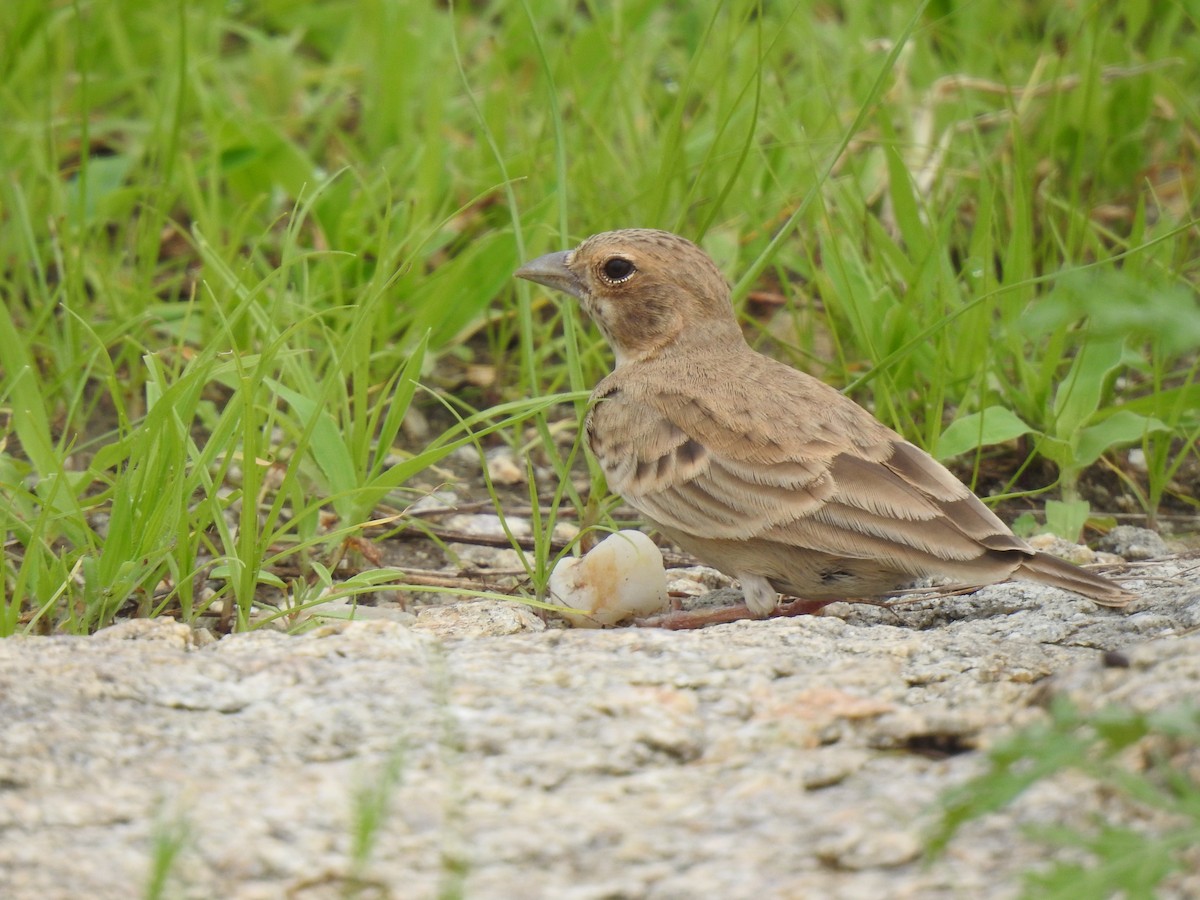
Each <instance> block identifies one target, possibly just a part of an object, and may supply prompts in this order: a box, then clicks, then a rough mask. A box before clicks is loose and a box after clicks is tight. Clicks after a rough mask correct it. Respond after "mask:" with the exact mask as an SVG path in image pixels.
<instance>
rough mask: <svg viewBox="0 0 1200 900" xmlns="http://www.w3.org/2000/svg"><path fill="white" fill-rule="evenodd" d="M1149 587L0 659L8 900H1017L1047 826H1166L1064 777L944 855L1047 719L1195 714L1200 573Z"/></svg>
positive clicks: (165, 629)
mask: <svg viewBox="0 0 1200 900" xmlns="http://www.w3.org/2000/svg"><path fill="white" fill-rule="evenodd" d="M1142 571H1143V572H1144V573H1145V574H1146V576H1147V578H1146V580H1144V581H1141V582H1137V583H1134V584H1131V587H1135V588H1136V589H1138V590H1141V591H1142V592H1143V594H1144V599H1143V600H1141V601H1139V602H1138V603H1137V604H1135V605H1134V606H1133V607H1132V608H1130V609H1129V610H1127V611H1113V610H1105V609H1099V608H1097V607H1095V606H1094V605H1092V604H1089V603H1088V602H1086V601H1084V600H1081V599H1079V598H1075V597H1072V596H1070V595H1068V594H1065V593H1063V592H1061V591H1054V590H1051V589H1046V588H1040V587H1038V586H1036V585H1027V584H1018V585H995V586H992V587H989V588H986V589H984V590H981V591H979V592H978V593H976V594H973V595H971V596H968V597H958V598H950V599H946V600H942V601H938V602H930V601H923V602H921V603H917V604H913V605H910V606H905V607H900V608H898V609H897V610H895V611H888V610H882V609H876V608H874V607H864V606H853V607H848V608H847V609H846V610H844V611H843V613H842V614H841V615H839V616H801V617H797V618H794V619H779V620H768V621H759V622H739V623H734V624H731V625H724V626H718V627H713V628H708V629H704V630H702V631H696V632H664V631H657V630H649V629H634V628H625V629H608V630H600V631H596V630H588V631H584V630H570V629H547V630H545V631H540V632H533V631H521V632H519V633H516V634H510V635H503V636H497V635H496V634H495V633H494V632H490V631H487V630H480V629H479V628H478V626H479V623H478V622H475V623H474V624H469V625H468V626H467V627H466V629H465V630H466V632H468V633H473V634H483V635H485V636H480V637H471V638H466V637H462V636H455V635H456V632H455V631H454V630H453V629H450V628H447V629H445V630H444V631H443V633H444V634H445V635H447V636H444V637H435V636H433V635H431V634H427V633H421V632H419V631H417V630H415V629H413V628H409V627H407V626H404V625H401V624H398V623H393V622H364V623H352V624H346V625H337V626H329V627H324V628H321V629H319V630H316V631H313V632H311V633H309V634H306V635H303V636H299V637H288V636H285V635H282V634H278V633H275V632H269V631H260V632H255V633H251V634H242V635H235V636H232V637H226V638H223V639H220V640H216V641H208V640H207V638H206V637H205V636H204V635H203V634H201V635H198V634H196V633H194V632H191V631H189V629H187V628H186V627H183V626H181V625H179V624H177V623H175V622H172V621H169V620H155V621H135V622H129V623H125V624H122V625H119V626H116V627H114V628H112V629H108V630H107V631H104V632H101V633H100V634H98V635H96V636H95V637H92V638H64V637H55V638H12V639H8V640H0V886H2V887H0V895H2V896H3V897H4V898H5V900H35V898H36V900H67V898H80V897H86V898H89V900H109V898H112V900H117V898H120V900H126V898H129V897H137V896H144V895H145V891H146V886H147V885H148V884H149V883H150V877H151V870H152V862H153V859H154V856H155V852H156V851H155V846H156V842H161V841H163V840H164V839H166V838H170V837H171V836H177V837H178V838H179V840H180V844H179V850H178V854H177V856H176V857H175V860H174V862H173V864H172V865H171V868H170V877H169V880H168V882H167V885H166V890H165V895H166V896H170V897H181V898H212V897H221V898H231V900H252V898H276V897H296V898H305V900H315V898H321V900H324V898H330V900H334V898H342V897H347V896H355V897H361V896H372V897H376V896H377V897H384V896H392V897H406V898H407V897H434V896H464V897H470V898H493V897H497V898H506V897H522V898H524V897H528V898H556V900H557V898H568V900H576V898H635V897H636V898H651V900H678V898H692V897H721V898H768V897H770V898H774V897H829V898H877V897H899V898H921V900H926V898H934V900H938V898H970V900H979V898H982V900H992V898H1004V900H1007V898H1015V897H1017V896H1018V895H1020V893H1021V889H1022V881H1021V876H1022V873H1023V872H1026V871H1028V870H1029V869H1031V868H1034V867H1039V866H1045V864H1046V863H1047V862H1049V861H1051V860H1053V859H1055V858H1057V857H1058V856H1059V855H1060V854H1062V853H1063V852H1064V850H1063V848H1061V847H1059V846H1056V845H1053V844H1050V843H1048V842H1046V841H1043V840H1039V839H1038V838H1036V837H1035V836H1034V834H1033V832H1032V831H1031V830H1030V829H1031V828H1032V827H1037V828H1043V829H1044V828H1047V827H1054V826H1060V825H1067V826H1075V827H1090V826H1091V825H1092V824H1093V823H1094V822H1096V821H1105V822H1112V823H1120V824H1124V825H1127V826H1129V827H1133V828H1137V829H1138V830H1139V831H1141V832H1143V833H1154V832H1156V831H1161V830H1163V829H1165V828H1168V827H1170V825H1171V823H1170V822H1165V821H1164V819H1163V817H1162V816H1161V815H1160V814H1158V813H1156V812H1155V811H1154V810H1152V809H1145V808H1141V809H1132V808H1131V807H1130V806H1129V805H1128V804H1127V803H1125V802H1123V801H1122V800H1121V799H1120V797H1119V796H1116V795H1114V792H1113V791H1112V790H1111V789H1109V788H1106V787H1105V786H1103V785H1097V784H1095V783H1092V782H1090V781H1088V780H1087V779H1082V778H1078V777H1067V776H1060V777H1057V778H1054V779H1051V780H1049V781H1047V782H1043V783H1041V784H1039V785H1038V786H1037V787H1036V788H1035V789H1033V790H1031V791H1028V792H1027V793H1026V794H1024V795H1022V796H1021V797H1020V798H1019V799H1018V800H1017V801H1016V802H1015V803H1013V804H1012V805H1010V806H1008V807H1006V808H1004V809H1002V810H1001V811H999V812H997V813H995V814H993V815H990V816H988V817H986V818H984V819H982V820H980V821H977V822H974V823H971V824H969V825H968V826H966V827H965V828H964V829H963V830H962V832H961V833H960V834H959V835H958V837H957V838H955V840H954V841H953V842H952V843H951V844H950V847H949V849H948V851H947V853H946V854H945V855H943V856H941V857H938V858H937V859H934V860H932V861H929V862H928V863H927V862H926V861H925V860H923V859H922V858H921V857H920V855H919V854H920V850H921V849H922V848H923V846H924V841H925V834H926V832H925V827H926V826H927V825H928V824H929V823H930V822H931V821H933V820H934V818H935V817H936V815H937V810H938V806H937V803H938V798H939V797H940V796H941V795H942V794H943V792H944V791H945V790H947V789H948V788H950V787H953V786H955V785H958V784H961V783H962V782H963V781H964V780H966V779H968V778H970V777H971V776H973V775H975V774H977V773H978V772H979V771H980V770H981V768H982V766H983V759H982V754H980V753H978V752H975V750H974V749H973V748H978V747H984V746H987V745H989V744H991V743H992V742H994V741H996V740H997V739H1000V738H1002V737H1003V736H1005V735H1006V734H1008V733H1009V732H1010V731H1011V730H1012V729H1013V728H1014V727H1018V726H1021V725H1025V724H1030V723H1035V722H1039V721H1043V720H1044V719H1045V716H1046V713H1045V711H1044V704H1045V703H1046V702H1047V700H1048V698H1052V697H1054V696H1057V695H1059V694H1061V693H1064V692H1065V693H1067V694H1068V695H1069V696H1071V697H1072V698H1073V699H1074V700H1075V702H1076V703H1078V704H1079V705H1080V706H1081V707H1082V708H1083V709H1084V710H1098V709H1102V708H1104V706H1105V705H1106V704H1108V703H1112V702H1116V703H1122V704H1129V705H1132V706H1134V707H1135V708H1137V709H1142V710H1151V709H1163V708H1168V707H1171V706H1174V705H1177V704H1181V703H1193V704H1194V703H1195V701H1196V697H1197V696H1200V633H1195V632H1194V631H1193V632H1189V629H1195V628H1196V626H1197V625H1200V571H1198V569H1197V564H1196V561H1192V562H1190V563H1188V562H1182V561H1168V562H1164V563H1153V564H1150V565H1149V566H1147V568H1145V569H1144V570H1142ZM1150 576H1155V577H1157V578H1161V579H1162V580H1150ZM518 609H519V607H518ZM483 611H484V612H486V613H488V617H489V618H490V617H491V615H492V613H494V612H496V610H495V609H494V608H492V609H490V610H489V609H487V608H483ZM521 618H522V617H520V616H517V617H513V619H512V621H511V622H509V623H508V625H505V627H509V625H517V626H519V625H520V622H519V621H518V620H519V619H521ZM443 624H444V622H443ZM1105 651H1119V652H1120V653H1121V654H1123V655H1124V656H1125V657H1127V658H1128V660H1129V662H1130V664H1129V665H1128V666H1126V667H1117V668H1113V667H1109V668H1105V667H1104V666H1103V663H1102V658H1103V656H1104V653H1105ZM937 748H945V749H946V750H947V751H948V752H949V754H950V755H938V754H936V753H931V752H930V750H931V749H932V750H936V749H937ZM368 801H370V802H376V803H377V805H378V806H379V808H380V809H381V815H380V824H379V826H378V830H377V831H376V833H375V841H374V843H373V844H371V845H370V846H369V847H368V848H367V849H366V850H365V851H364V852H363V853H362V854H361V857H360V859H359V861H358V862H356V861H355V851H354V848H355V846H356V844H355V838H354V835H355V833H356V830H357V827H358V823H359V822H360V821H361V820H362V817H363V815H364V810H365V809H367V808H368V806H367V804H368ZM1158 896H1161V897H1165V898H1186V897H1197V896H1200V876H1198V875H1197V874H1196V870H1195V869H1194V868H1193V869H1191V870H1189V871H1185V872H1183V873H1179V874H1176V875H1174V876H1172V881H1171V882H1169V883H1168V884H1167V885H1166V886H1165V887H1164V889H1163V890H1162V891H1160V893H1159V894H1158Z"/></svg>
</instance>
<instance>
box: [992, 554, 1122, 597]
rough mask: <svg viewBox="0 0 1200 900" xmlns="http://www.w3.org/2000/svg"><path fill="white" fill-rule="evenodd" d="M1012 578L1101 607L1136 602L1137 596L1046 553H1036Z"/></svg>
mask: <svg viewBox="0 0 1200 900" xmlns="http://www.w3.org/2000/svg"><path fill="white" fill-rule="evenodd" d="M1012 577H1013V578H1017V579H1020V580H1022V581H1036V582H1038V583H1040V584H1048V585H1050V586H1052V587H1057V588H1062V589H1063V590H1067V591H1074V592H1075V593H1076V594H1082V595H1083V596H1085V597H1087V598H1089V599H1091V600H1094V601H1096V602H1097V603H1099V604H1100V605H1101V606H1116V607H1120V606H1125V605H1126V604H1128V603H1129V602H1130V601H1131V600H1136V599H1137V596H1138V595H1137V594H1133V593H1130V592H1129V591H1127V590H1125V589H1124V588H1122V587H1119V586H1118V585H1117V584H1116V583H1115V582H1112V581H1109V580H1108V579H1107V578H1102V577H1101V576H1099V575H1093V574H1092V573H1091V572H1089V571H1087V570H1086V569H1081V568H1079V566H1075V565H1072V564H1071V563H1069V562H1067V561H1066V560H1063V559H1059V558H1058V557H1057V556H1051V555H1050V554H1049V553H1038V554H1035V555H1034V556H1031V557H1030V558H1029V559H1026V560H1025V561H1024V562H1023V563H1021V567H1020V568H1019V569H1017V571H1015V572H1013V574H1012Z"/></svg>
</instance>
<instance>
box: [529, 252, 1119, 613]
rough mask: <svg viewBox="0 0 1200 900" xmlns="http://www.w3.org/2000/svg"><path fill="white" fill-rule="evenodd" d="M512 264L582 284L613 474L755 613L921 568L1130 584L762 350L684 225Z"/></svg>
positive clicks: (1113, 601) (878, 584) (1109, 598)
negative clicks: (1037, 545) (1044, 544)
mask: <svg viewBox="0 0 1200 900" xmlns="http://www.w3.org/2000/svg"><path fill="white" fill-rule="evenodd" d="M516 274H517V276H518V277H521V278H526V279H529V280H531V281H536V282H539V283H541V284H544V285H547V286H549V287H552V288H555V289H557V290H560V291H564V292H566V293H568V294H571V295H573V296H575V297H577V298H578V299H579V301H580V303H581V304H582V306H583V308H584V310H585V311H586V312H587V313H588V315H589V316H590V317H591V318H592V319H593V320H594V321H595V322H596V324H597V325H598V326H599V328H600V330H601V331H602V332H603V333H604V336H605V337H606V338H607V339H608V342H609V344H610V345H611V346H612V348H613V351H614V353H615V355H616V367H615V369H614V371H613V372H612V374H610V375H609V376H608V377H606V378H605V379H604V380H602V381H601V382H600V384H599V385H598V386H597V387H596V390H595V392H594V393H593V395H592V407H591V411H590V412H589V414H588V417H587V422H586V428H587V436H588V442H589V444H590V446H591V450H592V452H593V453H594V454H595V456H596V458H597V460H599V462H600V466H601V468H602V469H603V470H604V473H605V475H606V476H607V477H608V482H609V486H610V487H612V489H613V490H615V491H616V492H617V493H619V494H620V495H621V496H622V497H624V498H625V500H626V501H627V502H628V503H629V504H630V505H631V506H632V507H634V508H635V509H636V510H638V511H639V512H640V513H642V515H644V516H645V517H646V518H647V519H648V520H649V521H650V523H651V524H653V525H654V526H655V527H657V528H658V529H659V530H660V531H661V532H662V533H663V534H665V535H666V536H667V537H669V538H670V539H671V540H672V541H674V542H675V543H677V544H678V545H679V546H681V547H683V548H684V549H685V550H688V551H689V552H691V553H693V554H695V555H696V556H697V557H699V558H700V559H701V560H703V561H704V562H706V563H708V564H709V565H712V566H714V567H716V568H718V569H720V570H721V571H722V572H725V573H726V574H727V575H732V576H733V577H735V578H737V579H738V580H739V581H740V582H741V584H742V587H743V590H744V592H745V595H746V603H747V606H748V607H749V611H750V612H751V613H752V614H753V615H755V616H765V615H768V614H769V613H771V612H772V611H773V610H774V609H775V607H776V604H777V602H778V596H777V592H782V593H784V594H789V595H792V596H795V597H801V598H804V599H805V600H811V601H825V602H828V601H832V600H835V599H856V598H857V599H861V598H867V597H875V596H879V595H882V594H886V593H888V592H890V591H894V590H896V589H899V588H902V587H904V586H906V585H908V584H910V583H911V582H912V581H913V580H915V579H916V578H919V577H921V576H925V575H940V576H948V577H950V578H952V579H954V580H955V581H958V582H961V583H963V584H968V585H983V584H990V583H992V582H996V581H1003V580H1005V579H1008V578H1016V579H1024V580H1029V581H1038V582H1042V583H1043V584H1049V585H1053V586H1055V587H1060V588H1065V589H1066V590H1070V591H1074V592H1076V593H1079V594H1083V595H1084V596H1087V597H1090V598H1091V599H1093V600H1095V601H1096V602H1097V603H1100V604H1103V605H1105V606H1123V605H1125V604H1126V603H1128V602H1129V601H1130V600H1131V599H1132V598H1133V597H1134V595H1133V594H1130V593H1128V592H1127V591H1124V590H1122V589H1121V588H1120V587H1118V586H1117V585H1116V584H1114V583H1113V582H1111V581H1108V580H1106V579H1104V578H1101V577H1099V576H1097V575H1093V574H1091V573H1089V572H1086V571H1084V570H1083V569H1080V568H1078V567H1076V566H1073V565H1071V564H1070V563H1067V562H1063V561H1062V560H1059V559H1058V558H1056V557H1053V556H1049V555H1047V554H1045V553H1039V552H1037V551H1035V550H1034V549H1033V548H1032V547H1030V546H1029V545H1028V544H1027V543H1026V542H1025V541H1023V540H1021V538H1019V537H1017V536H1016V535H1014V534H1013V533H1012V531H1010V530H1009V528H1008V526H1006V525H1005V524H1004V523H1003V522H1002V521H1000V519H999V518H997V517H996V515H995V514H994V513H993V512H992V511H991V510H990V509H988V508H987V507H986V506H985V505H984V504H983V503H982V502H980V500H979V499H978V498H977V497H976V496H975V495H974V494H972V493H971V492H970V491H969V490H968V489H967V488H966V486H965V485H963V484H962V482H960V481H959V480H958V479H957V478H955V477H954V476H953V475H951V474H950V472H949V471H948V470H947V469H946V468H945V467H944V466H942V465H941V464H940V463H938V462H937V461H936V460H935V459H934V458H933V457H931V456H930V455H929V454H928V453H926V452H925V451H923V450H921V449H920V448H918V447H916V446H914V445H913V444H910V443H909V442H908V441H906V440H904V438H902V437H901V436H900V435H899V434H897V433H896V432H894V431H892V430H891V429H890V428H888V427H887V426H885V425H884V424H883V423H881V422H880V421H878V420H877V419H876V418H875V417H874V416H872V415H871V414H870V413H868V412H867V411H866V410H865V409H863V408H862V407H861V406H859V405H858V404H856V403H855V402H854V401H852V400H850V399H849V398H847V397H845V396H844V395H842V394H841V393H839V392H838V391H836V390H834V389H833V388H831V387H829V386H828V385H826V384H824V383H823V382H821V381H818V380H817V379H815V378H813V377H811V376H809V375H806V374H804V373H803V372H799V371H797V370H796V369H793V368H791V367H789V366H786V365H784V364H783V363H780V362H778V361H776V360H773V359H771V358H769V357H766V356H763V355H762V354H761V353H758V352H756V351H755V350H753V349H752V348H751V347H750V346H749V345H748V344H747V343H746V341H745V339H744V338H743V336H742V332H741V329H740V328H739V327H738V324H737V320H736V319H735V317H734V314H733V309H732V307H731V305H730V297H729V287H728V285H727V284H726V282H725V279H724V278H723V277H722V275H721V273H720V271H719V270H718V269H717V267H716V265H715V264H714V263H713V262H712V260H711V259H709V258H708V256H706V255H705V254H704V252H703V251H701V250H700V248H698V247H697V246H696V245H695V244H692V243H691V242H690V241H687V240H684V239H683V238H681V237H678V236H676V235H674V234H670V233H668V232H665V231H652V230H648V229H628V230H624V231H611V232H606V233H604V234H597V235H595V236H593V237H591V238H588V239H587V240H586V241H584V242H583V243H582V244H581V245H580V246H579V247H578V248H576V249H575V250H570V251H564V252H561V253H551V254H548V255H546V256H542V257H539V258H538V259H535V260H533V261H532V262H530V263H528V264H526V265H525V266H522V267H521V268H520V269H518V270H517V273H516ZM818 605H819V604H818Z"/></svg>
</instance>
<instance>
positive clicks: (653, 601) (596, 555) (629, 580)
mask: <svg viewBox="0 0 1200 900" xmlns="http://www.w3.org/2000/svg"><path fill="white" fill-rule="evenodd" d="M550 599H551V601H552V602H554V603H557V604H559V605H561V606H565V607H570V608H571V609H574V610H579V613H577V614H576V613H569V612H568V613H564V615H565V616H566V617H567V619H568V620H569V621H570V622H571V624H572V625H575V626H578V627H581V628H599V627H600V626H602V625H613V624H615V623H617V622H620V621H622V620H624V619H629V618H634V617H637V616H648V615H651V614H653V613H656V612H659V611H660V610H662V609H663V608H664V607H665V606H666V605H667V573H666V570H665V569H664V568H663V558H662V552H661V551H660V550H659V549H658V547H656V546H655V544H654V542H653V541H652V540H650V538H648V537H647V536H646V535H644V534H642V532H640V531H618V532H617V533H616V534H613V535H610V536H609V537H607V538H605V539H604V540H602V541H601V542H600V543H599V544H597V545H596V546H595V547H593V548H592V549H591V551H590V552H588V553H587V554H585V555H584V556H583V557H580V558H575V557H568V558H564V559H562V560H559V563H558V565H556V566H555V567H554V571H553V572H551V573H550Z"/></svg>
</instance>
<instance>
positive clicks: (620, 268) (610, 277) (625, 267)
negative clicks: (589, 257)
mask: <svg viewBox="0 0 1200 900" xmlns="http://www.w3.org/2000/svg"><path fill="white" fill-rule="evenodd" d="M600 270H601V272H603V273H604V280H605V281H607V282H609V283H610V284H620V283H621V282H622V281H627V280H628V279H629V278H631V277H632V276H633V273H634V272H636V271H637V267H636V266H634V264H633V263H631V262H630V261H629V260H627V259H625V258H624V257H620V256H614V257H612V258H611V259H608V260H605V262H604V265H603V266H602V267H601V269H600Z"/></svg>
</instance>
